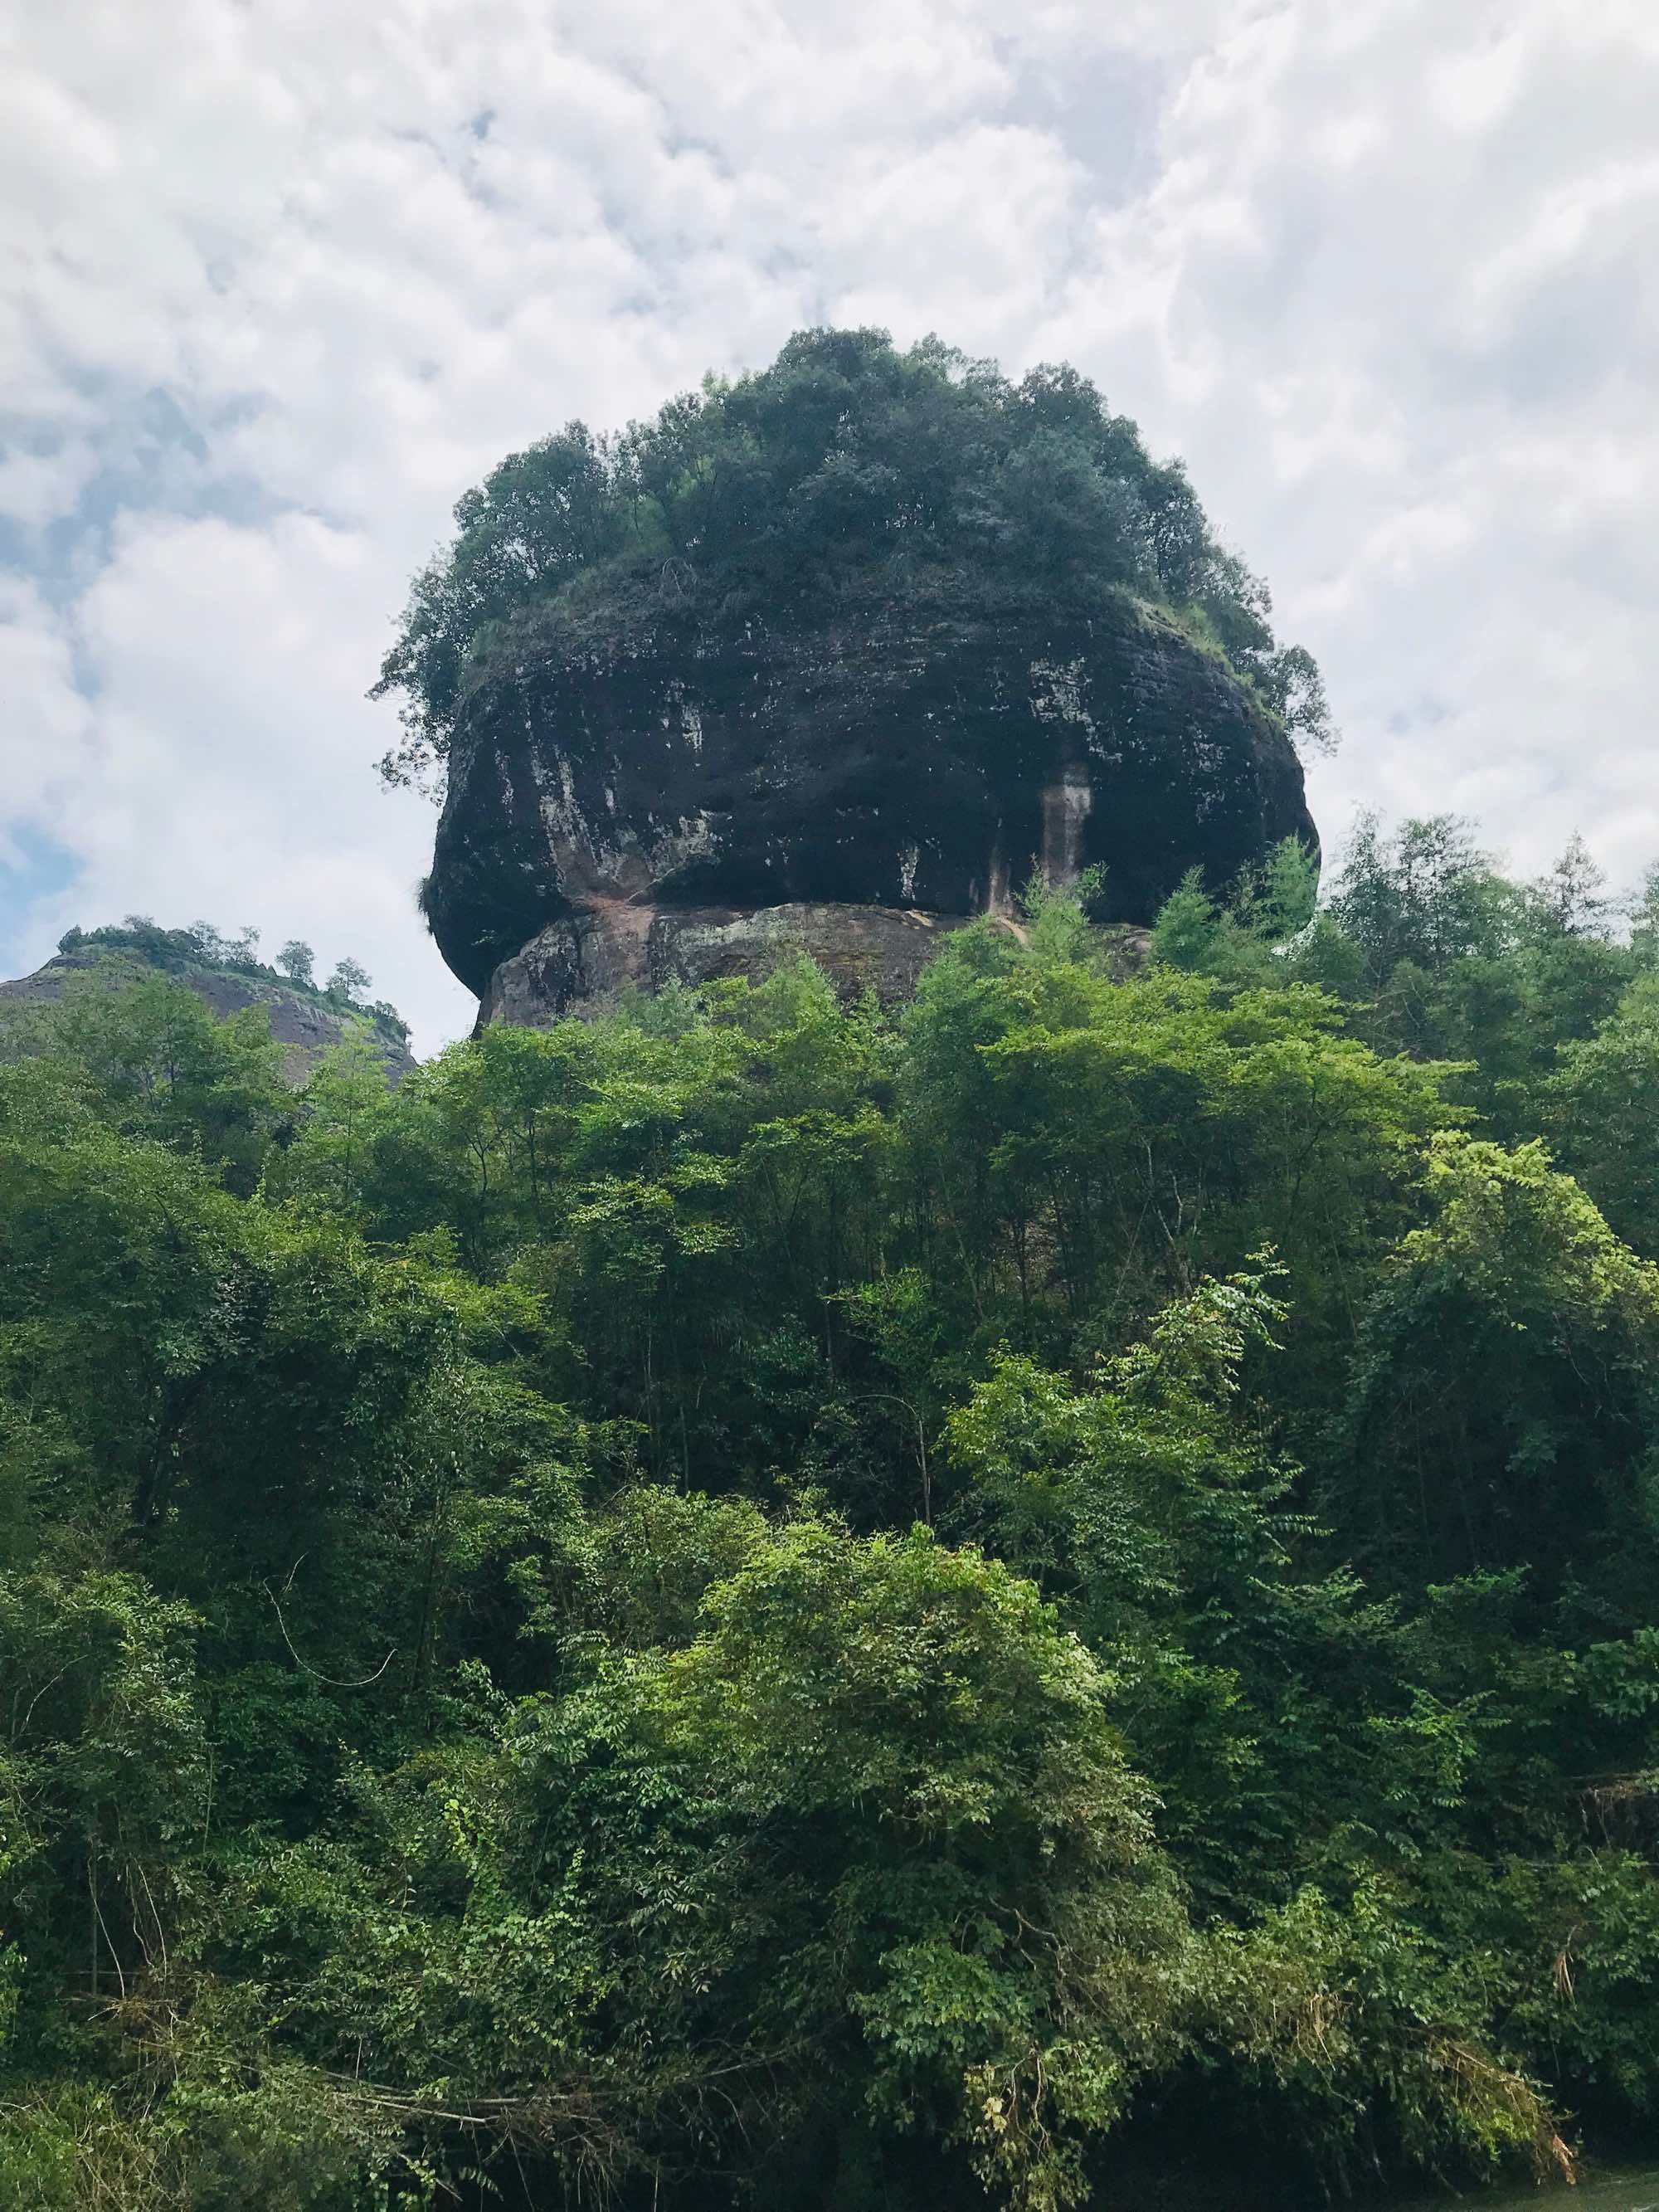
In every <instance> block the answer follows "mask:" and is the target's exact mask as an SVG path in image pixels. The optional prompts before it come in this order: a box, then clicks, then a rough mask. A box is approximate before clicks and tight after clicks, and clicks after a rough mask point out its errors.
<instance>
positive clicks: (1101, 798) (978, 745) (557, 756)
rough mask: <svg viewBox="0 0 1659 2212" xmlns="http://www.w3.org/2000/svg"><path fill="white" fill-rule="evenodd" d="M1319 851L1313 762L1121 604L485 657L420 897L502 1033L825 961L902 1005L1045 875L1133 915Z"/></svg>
mask: <svg viewBox="0 0 1659 2212" xmlns="http://www.w3.org/2000/svg"><path fill="white" fill-rule="evenodd" d="M1285 837H1297V838H1298V839H1301V840H1302V841H1303V842H1305V843H1306V844H1308V845H1309V846H1310V848H1312V847H1316V834H1315V830H1314V826H1313V823H1312V821H1311V819H1310V816H1309V814H1308V811H1307V806H1306V804H1305V800H1304V792H1303V775H1302V769H1301V765H1300V763H1299V762H1298V760H1297V756H1296V752H1295V750H1294V748H1293V747H1292V745H1291V743H1290V740H1289V739H1288V738H1287V737H1286V736H1285V732H1284V731H1283V729H1282V727H1281V726H1280V724H1279V721H1278V720H1276V718H1275V717H1274V716H1273V715H1272V714H1270V713H1269V712H1268V711H1267V709H1266V708H1264V707H1263V706H1262V705H1261V702H1260V701H1259V700H1258V699H1257V697H1256V696H1255V692H1254V691H1253V690H1252V689H1251V688H1250V686H1249V685H1248V684H1246V683H1244V682H1243V680H1242V679H1241V678H1239V677H1237V675H1235V674H1234V673H1233V671H1232V670H1231V667H1230V666H1229V665H1228V664H1227V662H1226V661H1225V659H1222V658H1221V657H1220V656H1219V655H1218V654H1217V653H1212V652H1210V651H1208V650H1206V649H1205V648H1204V647H1201V646H1200V645H1199V644H1198V643H1196V642H1194V639H1193V638H1192V637H1191V636H1190V635H1188V633H1187V632H1186V631H1185V630H1184V629H1182V628H1181V627H1180V626H1179V625H1178V624H1177V623H1175V622H1174V621H1172V620H1170V618H1168V617H1165V616H1164V615H1163V614H1161V613H1159V612H1158V611H1156V610H1154V609H1152V607H1150V606H1148V605H1146V604H1144V603H1142V602H1139V601H1138V600H1136V599H1133V598H1131V597H1130V596H1129V595H1127V594H1121V595H1118V596H1115V597H1111V598H1108V599H1103V600H1101V601H1099V602H1097V604H1096V605H1095V606H1094V607H1092V608H1091V609H1090V610H1089V611H1087V612H1086V613H1084V612H1079V611H1059V612H1054V613H1048V612H1036V611H1033V607H1032V605H1031V603H1030V600H1029V599H1018V598H1015V597H1013V596H1012V595H1011V596H1010V598H1009V599H1008V600H1007V602H1006V604H1004V605H999V604H997V603H996V602H995V601H994V600H993V601H990V602H989V603H987V604H985V605H978V606H975V608H974V609H973V610H972V611H970V612H964V611H963V610H962V609H961V607H960V606H955V607H951V608H950V609H948V610H945V611H936V612H929V611H923V610H919V609H918V607H917V606H916V605H915V602H914V601H911V602H908V603H903V604H901V605H892V604H891V603H887V604H884V603H882V602H879V601H874V602H872V603H871V604H869V605H866V606H864V607H862V608H858V609H847V608H842V609H840V610H838V611H836V614H835V616H834V617H832V618H829V619H820V620H816V621H811V622H797V623H793V624H790V625H784V624H779V625H776V626H774V625H769V624H763V623H759V622H753V621H751V622H746V623H741V624H737V625H732V624H729V623H728V624H726V625H724V626H723V627H722V626H716V625H714V624H713V623H708V622H706V621H698V620H696V619H693V618H691V617H686V618H684V619H674V618H672V617H671V616H669V615H665V616H664V617H663V619H662V620H661V621H659V622H657V623H653V624H651V625H648V626H647V627H645V628H643V629H641V630H639V631H636V632H635V634H634V635H631V636H630V637H629V639H628V640H627V641H626V643H625V644H617V643H616V642H614V641H608V642H606V643H605V644H603V645H601V646H599V647H595V648H594V649H592V650H586V651H576V650H572V649H571V648H570V647H569V646H568V643H567V644H566V645H565V646H563V647H561V648H559V649H553V648H549V649H547V650H546V651H544V652H538V650H536V649H535V647H534V646H533V644H532V645H527V646H526V648H525V649H524V650H522V651H520V652H519V653H516V654H515V655H514V656H513V657H512V659H510V660H507V661H505V662H504V661H502V660H499V659H498V660H497V661H495V663H494V665H492V668H491V671H490V672H489V675H488V676H487V678H484V679H483V680H482V681H480V682H479V683H478V684H477V687H476V688H475V690H473V691H472V693H471V696H470V697H469V699H468V700H467V702H466V704H465V711H464V713H463V714H462V715H461V717H460V719H459V725H458V728H457V733H456V737H455V741H454V744H453V748H452V750H451V753H450V759H449V785H448V793H447V802H446V805H445V807H444V811H443V815H442V818H441V823H440V826H439V831H438V837H437V844H436V850H435V859H434V866H433V871H432V874H431V877H430V878H429V880H428V886H427V892H426V906H427V912H428V918H429V920H430V921H431V924H432V927H433V931H434V933H435V937H436V939H437V942H438V945H439V947H440V949H441V951H442V953H443V956H444V957H445V959H446V960H447V963H448V964H449V966H450V967H451V968H452V969H453V971H454V972H455V974H456V975H458V976H459V977H460V979H461V980H462V981H464V982H465V983H466V984H467V986H468V987H469V988H471V990H473V991H475V992H476V993H477V994H478V995H479V997H480V999H481V1000H483V1018H484V1019H490V1018H507V1019H512V1020H516V1021H532V1022H535V1021H541V1022H546V1021H552V1020H556V1019H558V1018H562V1016H564V1015H566V1014H568V1013H572V1012H594V1011H599V1010H600V1009H602V1008H604V1007H605V1006H611V1005H613V1004H614V1003H615V1002H616V1000H617V997H618V995H619V994H620V993H621V992H622V991H623V989H624V988H625V987H627V986H629V984H633V985H636V986H640V987H646V988H653V987H659V986H660V985H661V984H662V983H663V982H664V981H666V980H668V979H669V978H670V977H671V976H676V975H677V976H679V977H680V978H682V979H683V980H684V981H693V982H695V981H702V980H706V979H707V978H708V977H709V976H711V975H721V974H732V973H755V972H759V971H761V970H763V969H764V968H765V966H767V965H768V964H769V963H770V962H771V961H773V960H775V958H776V957H777V956H778V952H779V950H780V948H781V947H787V946H789V945H799V946H800V947H802V948H803V949H805V951H809V952H811V953H812V954H813V955H814V956H815V957H817V958H818V959H819V960H820V962H821V963H822V964H823V965H824V966H825V968H826V969H828V970H829V973H830V974H831V975H832V976H834V977H835V979H836V981H837V982H838V983H839V984H840V985H841V986H842V987H843V988H846V989H848V990H858V989H860V988H863V987H866V986H869V987H874V988H875V989H876V990H877V991H878V993H880V994H881V995H883V996H884V997H887V998H896V997H900V996H902V995H904V994H906V993H908V990H909V989H910V988H911V987H913V985H914V982H915V976H916V975H917V974H918V973H919V972H920V969H921V965H922V964H923V963H924V962H925V961H926V959H927V957H929V956H930V954H931V952H932V951H933V949H934V948H935V947H936V945H937V944H938V943H939V940H940V939H941V938H942V936H943V935H944V934H945V933H948V931H949V930H950V929H951V928H952V927H959V926H960V925H961V924H962V923H963V922H965V921H969V920H970V919H972V918H973V917H974V916H975V915H984V914H990V915H1009V914H1012V912H1013V911H1014V902H1015V899H1016V896H1017V893H1018V890H1019V888H1020V886H1021V885H1022V884H1024V882H1025V881H1026V880H1027V879H1028V878H1030V876H1031V875H1032V873H1033V872H1041V873H1042V875H1044V876H1045V877H1046V878H1048V881H1050V882H1051V883H1055V884H1066V883H1071V882H1075V881H1076V880H1077V879H1078V878H1079V876H1080V875H1081V874H1082V873H1083V872H1084V871H1085V870H1088V869H1093V868H1099V869H1101V870H1103V881H1102V887H1101V889H1100V890H1099V891H1098V892H1097V894H1096V895H1095V896H1094V899H1093V902H1092V904H1091V913H1092V914H1093V915H1094V916H1095V918H1096V919H1097V920H1099V921H1104V922H1120V923H1133V924H1145V923H1147V922H1150V921H1151V920H1152V917H1153V915H1155V913H1156V911H1157V909H1158V906H1159V905H1160V904H1161V903H1162V902H1163V900H1164V898H1165V897H1166V896H1168V894H1169V893H1170V890H1173V889H1174V887H1175V886H1176V884H1177V883H1178V882H1179V881H1180V880H1181V878H1182V876H1183V875H1184V874H1185V873H1186V872H1187V871H1188V869H1191V868H1194V867H1197V868H1199V869H1200V870H1201V871H1202V872H1203V875H1204V878H1205V879H1206V883H1208V884H1210V885H1211V886H1212V888H1214V889H1216V890H1222V889H1225V887H1227V886H1229V885H1230V884H1232V883H1233V882H1234V881H1235V880H1236V879H1237V877H1238V876H1239V874H1240V872H1242V871H1243V870H1244V869H1247V868H1249V866H1252V865H1253V864H1255V863H1256V862H1258V861H1260V860H1261V859H1262V857H1263V856H1264V854H1266V853H1267V851H1268V850H1269V849H1270V848H1272V846H1273V845H1274V844H1275V843H1277V842H1279V840H1281V839H1283V838H1285Z"/></svg>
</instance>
